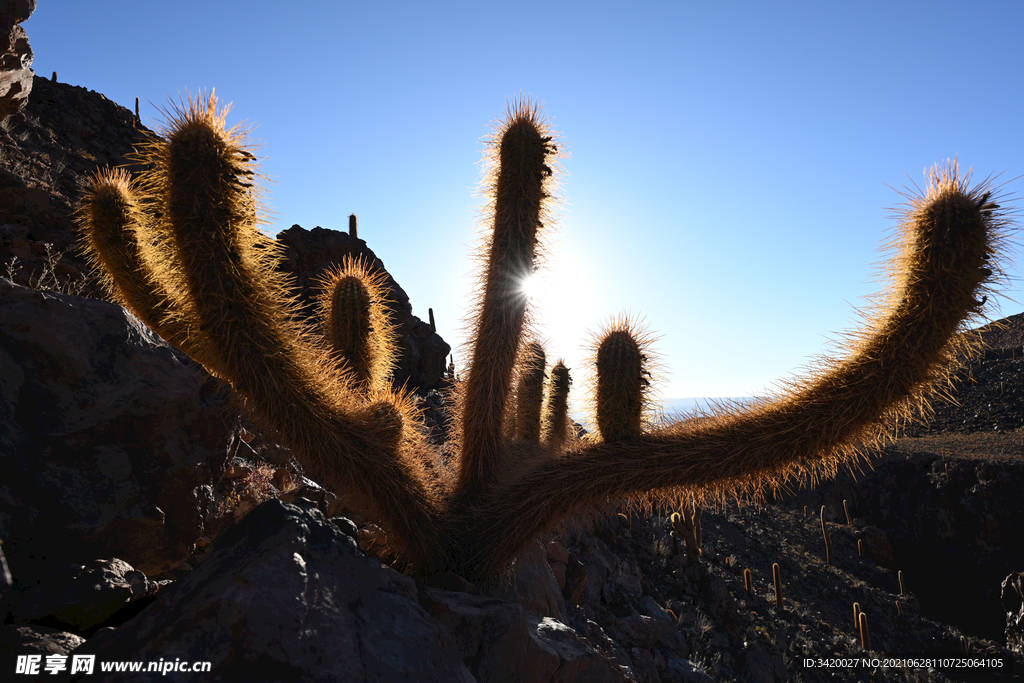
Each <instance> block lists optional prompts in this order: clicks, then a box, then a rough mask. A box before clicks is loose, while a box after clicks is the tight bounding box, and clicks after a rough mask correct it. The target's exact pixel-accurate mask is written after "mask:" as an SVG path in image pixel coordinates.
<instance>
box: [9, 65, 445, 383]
mask: <svg viewBox="0 0 1024 683" xmlns="http://www.w3.org/2000/svg"><path fill="white" fill-rule="evenodd" d="M153 135H154V133H153V132H152V131H151V130H149V129H147V128H145V127H144V126H142V125H141V124H140V123H139V122H138V121H137V120H136V118H135V115H134V114H133V113H132V112H130V111H129V110H127V109H125V108H124V107H122V106H120V105H118V104H117V103H115V102H111V101H110V100H108V99H107V98H106V97H104V96H103V95H101V94H100V93H97V92H93V91H92V90H88V89H86V88H83V87H80V86H74V85H67V84H64V83H60V82H54V81H51V80H48V79H45V78H40V77H38V76H36V77H35V78H34V79H33V85H32V94H31V97H30V99H29V102H28V104H27V106H26V107H25V108H24V110H22V111H21V112H20V113H18V114H15V115H13V116H10V117H8V118H7V119H5V120H4V121H3V123H2V124H0V275H3V276H6V277H8V278H10V279H12V280H13V281H14V282H17V283H19V284H23V285H30V286H34V287H38V286H42V287H46V288H48V289H55V290H58V291H62V292H74V293H78V294H82V295H85V296H90V297H93V298H104V296H105V294H104V293H103V291H102V289H101V288H100V287H99V286H98V284H97V279H96V278H95V276H94V274H92V273H90V272H89V270H88V267H87V265H86V260H85V258H84V256H83V253H82V252H81V250H80V248H79V246H78V239H77V234H78V233H77V228H76V225H75V221H74V211H75V208H76V206H77V203H78V199H79V197H80V196H81V193H82V189H83V188H84V187H85V185H86V183H87V181H88V178H89V177H90V176H91V175H92V174H93V173H94V172H95V171H96V170H97V169H99V168H102V167H108V166H121V165H128V166H129V167H131V168H134V166H133V165H132V164H131V162H130V157H131V154H132V151H133V148H134V146H136V145H138V144H139V143H141V142H143V141H144V140H145V139H146V138H147V137H150V136H153ZM277 239H278V240H280V241H281V242H282V243H283V244H284V245H285V246H286V248H287V251H286V257H285V259H284V260H283V261H282V262H281V264H280V266H279V268H280V270H282V271H284V272H286V273H288V274H289V275H290V276H291V277H292V278H293V279H294V281H295V282H296V291H297V293H298V294H299V296H300V297H301V298H302V299H303V301H305V302H306V303H307V308H306V314H307V315H309V316H312V315H314V313H315V311H314V309H313V306H312V301H313V299H314V298H315V292H314V289H313V282H314V281H315V280H316V279H317V278H318V277H319V276H320V275H321V274H322V272H323V271H324V270H326V269H327V268H329V267H330V266H332V265H334V264H337V263H340V261H341V260H342V258H344V257H345V256H347V255H354V256H362V257H363V258H365V259H366V260H367V261H368V262H370V263H372V264H374V266H375V267H377V268H379V269H383V270H385V272H386V268H385V266H384V263H383V262H382V261H381V260H380V259H379V258H377V256H376V254H374V253H373V251H372V250H371V249H370V248H369V247H368V246H367V245H366V242H365V241H364V240H361V239H358V238H356V237H352V236H350V235H349V234H348V233H347V232H341V231H337V230H325V229H323V228H320V227H316V228H314V229H313V230H305V229H303V228H302V227H301V226H298V225H295V226H292V227H291V228H289V229H288V230H285V231H283V232H281V233H280V234H279V235H278V237H277ZM388 282H389V285H390V288H391V301H392V312H393V314H394V316H395V319H396V320H397V322H398V323H399V334H400V338H399V351H400V353H401V357H400V359H399V368H398V370H397V372H396V373H395V382H396V384H398V385H401V384H403V383H405V382H406V381H407V380H408V382H409V385H410V386H412V387H414V388H419V389H420V390H421V391H422V393H423V394H426V393H427V392H428V391H430V390H431V389H437V388H440V387H442V386H443V384H444V375H445V372H446V369H447V365H448V363H447V359H448V353H449V352H450V350H451V349H450V347H449V346H448V344H447V343H445V341H444V340H443V339H442V338H441V337H440V336H438V335H437V333H436V332H435V331H434V330H432V329H431V328H430V325H429V323H427V322H425V321H423V320H420V319H419V318H418V317H416V316H415V315H413V313H412V305H411V303H410V301H409V296H408V295H407V294H406V293H405V290H403V289H402V287H401V286H400V285H399V284H398V283H397V282H396V281H395V280H394V278H392V277H391V276H390V274H389V275H388ZM40 283H41V284H40Z"/></svg>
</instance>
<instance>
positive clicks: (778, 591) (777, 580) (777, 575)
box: [772, 562, 782, 609]
mask: <svg viewBox="0 0 1024 683" xmlns="http://www.w3.org/2000/svg"><path fill="white" fill-rule="evenodd" d="M772 583H774V584H775V606H776V607H777V608H779V609H782V572H781V571H780V570H779V563H778V562H773V563H772Z"/></svg>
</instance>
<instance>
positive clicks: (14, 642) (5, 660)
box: [0, 624, 85, 681]
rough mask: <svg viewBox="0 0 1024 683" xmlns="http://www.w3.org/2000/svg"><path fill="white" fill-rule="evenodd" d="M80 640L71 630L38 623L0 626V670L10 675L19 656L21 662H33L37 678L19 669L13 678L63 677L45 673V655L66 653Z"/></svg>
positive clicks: (25, 679)
mask: <svg viewBox="0 0 1024 683" xmlns="http://www.w3.org/2000/svg"><path fill="white" fill-rule="evenodd" d="M84 642H85V638H82V637H81V636H78V635H75V634H74V633H67V632H65V631H61V630H60V629H57V628H51V627H49V626H40V625H39V624H22V625H5V626H0V670H2V671H7V672H10V673H9V674H8V675H11V674H13V673H14V672H15V671H17V670H18V669H17V666H18V658H19V657H22V658H24V659H23V660H22V662H23V665H28V666H31V665H33V664H34V665H35V673H36V674H37V675H38V677H31V678H30V677H29V676H26V675H24V674H22V673H20V672H19V675H18V676H17V678H16V680H18V681H37V680H38V681H45V680H47V679H49V680H51V681H52V680H66V679H62V678H60V677H58V676H55V675H51V674H47V673H46V672H45V670H44V667H45V665H46V658H47V657H48V656H51V655H59V656H67V655H68V653H70V652H71V651H72V650H74V649H75V648H76V647H78V646H79V645H81V644H82V643H84ZM30 658H36V659H30ZM64 661H65V662H68V661H70V660H64ZM32 671H33V669H31V668H28V669H27V670H26V671H25V672H24V673H25V674H30V673H31V672H32Z"/></svg>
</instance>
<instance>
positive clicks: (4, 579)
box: [0, 541, 14, 598]
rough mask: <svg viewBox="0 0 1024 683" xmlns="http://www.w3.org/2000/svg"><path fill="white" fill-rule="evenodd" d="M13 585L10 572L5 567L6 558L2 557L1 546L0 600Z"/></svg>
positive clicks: (0, 549) (0, 546) (0, 547)
mask: <svg viewBox="0 0 1024 683" xmlns="http://www.w3.org/2000/svg"><path fill="white" fill-rule="evenodd" d="M0 543H2V541H0ZM13 585H14V577H13V576H11V570H10V568H8V566H7V558H6V557H4V549H3V546H2V545H0V598H2V597H3V596H4V594H5V593H7V591H9V590H10V589H11V586H13Z"/></svg>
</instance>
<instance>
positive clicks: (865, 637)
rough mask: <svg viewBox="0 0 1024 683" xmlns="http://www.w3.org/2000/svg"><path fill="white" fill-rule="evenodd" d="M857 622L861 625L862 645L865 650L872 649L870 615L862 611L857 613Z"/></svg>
mask: <svg viewBox="0 0 1024 683" xmlns="http://www.w3.org/2000/svg"><path fill="white" fill-rule="evenodd" d="M857 624H858V626H859V627H860V646H861V647H862V648H864V649H865V650H870V649H871V633H870V632H869V631H868V615H867V614H865V613H864V612H861V613H860V614H858V615H857Z"/></svg>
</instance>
